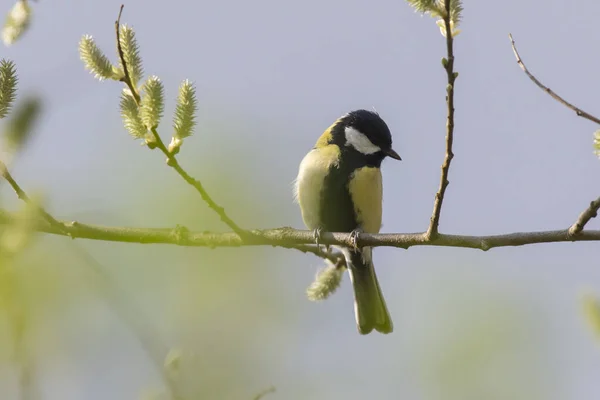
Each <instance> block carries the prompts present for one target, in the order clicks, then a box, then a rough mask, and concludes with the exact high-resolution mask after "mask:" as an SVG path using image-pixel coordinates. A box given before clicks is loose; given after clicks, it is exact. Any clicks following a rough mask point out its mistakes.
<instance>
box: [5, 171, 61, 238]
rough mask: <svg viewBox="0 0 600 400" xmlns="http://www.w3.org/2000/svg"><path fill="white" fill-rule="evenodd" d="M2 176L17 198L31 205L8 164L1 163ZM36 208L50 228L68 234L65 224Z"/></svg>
mask: <svg viewBox="0 0 600 400" xmlns="http://www.w3.org/2000/svg"><path fill="white" fill-rule="evenodd" d="M0 175H2V177H3V178H4V179H5V180H6V181H7V182H8V184H9V185H10V187H11V188H12V189H13V190H14V191H15V193H16V194H17V197H18V198H19V199H20V200H22V201H24V202H25V203H29V204H31V200H30V199H29V196H27V193H25V191H24V190H23V189H22V188H21V186H19V184H18V183H17V181H15V179H14V178H13V177H12V175H11V174H10V172H9V171H8V169H7V168H6V164H4V163H3V162H2V161H0ZM36 208H37V211H38V213H39V214H40V215H41V216H42V217H43V218H44V219H45V220H46V222H47V223H48V224H49V225H50V226H52V227H53V228H54V229H56V230H58V231H61V232H64V233H66V231H65V229H64V228H65V227H64V224H63V223H62V222H59V221H58V220H56V218H54V217H53V216H52V215H50V214H49V213H48V212H47V211H46V210H44V209H43V208H42V207H40V206H37V207H36Z"/></svg>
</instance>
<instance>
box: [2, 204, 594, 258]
mask: <svg viewBox="0 0 600 400" xmlns="http://www.w3.org/2000/svg"><path fill="white" fill-rule="evenodd" d="M13 219H14V217H13V215H12V214H11V213H9V212H7V211H4V210H0V225H1V224H7V223H10V222H11V221H12V220H13ZM60 223H61V224H62V226H63V227H64V230H63V229H59V228H56V227H54V226H52V225H48V224H45V223H43V221H41V223H40V224H39V225H38V226H37V227H36V231H38V232H45V233H50V234H54V235H63V236H70V237H72V238H81V239H91V240H102V241H109V242H124V243H139V244H169V245H176V246H187V247H208V248H217V247H242V246H277V247H284V248H292V249H300V250H302V251H306V252H310V253H311V254H315V255H317V256H319V257H322V258H325V257H327V258H329V259H331V260H332V261H333V262H334V263H335V262H336V261H337V259H336V258H335V257H337V255H335V254H334V255H329V256H327V255H326V253H324V252H321V251H315V247H314V246H309V245H310V244H312V243H314V232H313V231H306V230H296V229H292V228H278V229H268V230H253V231H251V234H252V236H253V237H252V240H250V241H247V240H246V239H245V238H242V237H240V236H239V235H238V234H237V233H235V232H227V233H213V232H191V231H188V230H187V229H185V228H181V227H178V228H174V229H171V228H166V229H164V228H131V227H106V226H100V225H89V224H83V223H80V222H74V221H73V222H66V221H60ZM583 241H600V230H595V231H592V230H590V231H588V230H586V231H583V232H581V233H580V234H578V235H576V236H572V235H570V234H569V230H568V229H561V230H554V231H540V232H514V233H508V234H501V235H487V236H475V235H452V234H442V233H439V234H438V235H436V236H435V237H434V238H431V237H429V236H428V234H427V232H420V233H387V234H377V235H373V234H368V233H363V234H361V235H360V236H359V238H358V243H357V245H358V246H359V247H364V246H371V247H384V246H385V247H398V248H403V249H408V248H409V247H413V246H440V247H461V248H470V249H479V250H489V249H492V248H494V247H508V246H524V245H531V244H537V243H558V242H583ZM320 243H321V244H322V245H323V244H327V245H337V246H345V247H349V246H351V245H352V235H351V234H349V233H331V232H324V233H322V235H321V239H320ZM330 257H334V258H330Z"/></svg>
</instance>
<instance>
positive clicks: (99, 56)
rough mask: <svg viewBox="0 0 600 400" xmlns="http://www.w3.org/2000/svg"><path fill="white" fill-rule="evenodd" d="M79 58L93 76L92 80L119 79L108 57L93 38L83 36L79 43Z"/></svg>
mask: <svg viewBox="0 0 600 400" xmlns="http://www.w3.org/2000/svg"><path fill="white" fill-rule="evenodd" d="M79 57H80V58H81V61H83V64H84V65H85V68H86V69H87V70H88V71H90V72H91V73H92V74H93V75H94V78H96V79H98V80H100V81H101V80H103V79H114V80H118V79H119V78H120V76H118V75H117V70H116V69H115V68H114V67H113V66H112V64H111V63H110V61H109V60H108V57H106V56H105V55H104V53H102V51H101V50H100V49H99V48H98V46H97V45H96V42H95V41H94V38H92V37H91V36H90V35H84V36H83V37H82V38H81V40H80V41H79Z"/></svg>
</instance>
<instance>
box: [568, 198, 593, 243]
mask: <svg viewBox="0 0 600 400" xmlns="http://www.w3.org/2000/svg"><path fill="white" fill-rule="evenodd" d="M599 209H600V197H598V198H597V199H596V200H594V201H592V202H591V203H590V206H589V207H588V208H587V209H585V210H584V211H583V212H582V213H581V214H579V218H577V221H575V223H574V224H573V225H571V227H570V228H569V234H570V235H571V236H575V235H579V234H580V233H581V232H582V231H583V228H584V227H585V224H587V223H588V222H589V221H590V219H592V218H595V217H596V216H597V215H598V210H599Z"/></svg>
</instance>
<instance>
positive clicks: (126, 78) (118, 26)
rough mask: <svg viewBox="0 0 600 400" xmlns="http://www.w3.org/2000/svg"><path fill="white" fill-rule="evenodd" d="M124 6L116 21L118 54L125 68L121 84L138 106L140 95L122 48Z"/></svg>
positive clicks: (122, 5) (120, 9)
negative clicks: (126, 87) (125, 86)
mask: <svg viewBox="0 0 600 400" xmlns="http://www.w3.org/2000/svg"><path fill="white" fill-rule="evenodd" d="M124 7H125V5H124V4H121V7H120V8H119V16H118V17H117V20H116V21H115V31H116V33H117V52H118V53H119V59H120V60H121V66H122V67H123V74H124V75H123V78H121V82H123V83H125V84H126V85H127V86H128V87H129V90H130V91H131V95H132V96H133V98H134V99H135V102H136V103H137V105H138V106H139V105H140V100H141V99H140V94H139V93H138V91H137V88H136V87H135V86H134V85H133V82H132V81H131V76H130V75H129V71H128V70H127V63H126V62H125V53H123V46H121V32H120V31H121V15H122V14H123V8H124Z"/></svg>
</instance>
